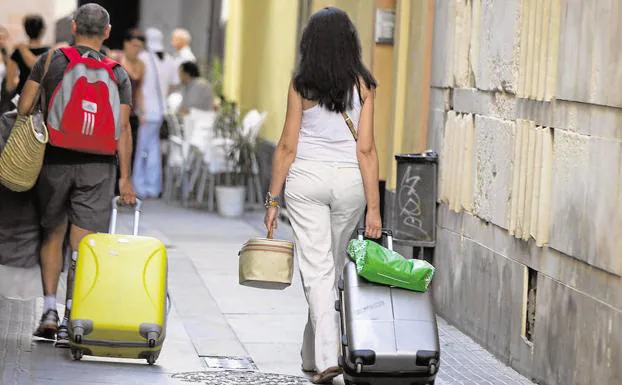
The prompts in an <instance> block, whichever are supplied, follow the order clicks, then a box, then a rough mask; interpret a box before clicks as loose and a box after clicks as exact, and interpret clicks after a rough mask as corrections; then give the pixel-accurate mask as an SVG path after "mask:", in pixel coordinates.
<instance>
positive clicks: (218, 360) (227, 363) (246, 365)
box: [202, 356, 257, 370]
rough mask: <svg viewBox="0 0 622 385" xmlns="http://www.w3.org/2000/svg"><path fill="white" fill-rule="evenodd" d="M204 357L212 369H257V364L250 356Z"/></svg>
mask: <svg viewBox="0 0 622 385" xmlns="http://www.w3.org/2000/svg"><path fill="white" fill-rule="evenodd" d="M202 358H203V359H204V360H205V363H206V364H207V367H208V368H210V369H235V370H257V366H256V365H255V363H254V362H253V359H252V358H250V357H225V356H208V357H202Z"/></svg>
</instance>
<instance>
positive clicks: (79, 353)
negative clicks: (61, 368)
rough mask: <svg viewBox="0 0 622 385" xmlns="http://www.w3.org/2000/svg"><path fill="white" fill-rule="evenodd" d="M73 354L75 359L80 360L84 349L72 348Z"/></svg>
mask: <svg viewBox="0 0 622 385" xmlns="http://www.w3.org/2000/svg"><path fill="white" fill-rule="evenodd" d="M71 355H72V356H73V359H74V360H76V361H80V360H81V359H82V350H80V349H71Z"/></svg>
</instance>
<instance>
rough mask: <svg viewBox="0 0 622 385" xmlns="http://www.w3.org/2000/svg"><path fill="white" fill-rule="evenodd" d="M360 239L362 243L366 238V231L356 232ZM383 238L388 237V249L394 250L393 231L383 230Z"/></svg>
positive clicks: (361, 229)
mask: <svg viewBox="0 0 622 385" xmlns="http://www.w3.org/2000/svg"><path fill="white" fill-rule="evenodd" d="M356 233H357V234H358V238H359V239H360V240H361V241H362V240H363V238H364V237H365V229H364V228H360V229H358V230H357V231H356ZM382 236H384V237H387V249H389V250H393V231H392V230H391V229H382Z"/></svg>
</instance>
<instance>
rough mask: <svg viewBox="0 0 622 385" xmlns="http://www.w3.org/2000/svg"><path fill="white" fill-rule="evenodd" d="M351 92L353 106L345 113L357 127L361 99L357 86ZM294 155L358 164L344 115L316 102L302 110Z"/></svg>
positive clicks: (310, 158)
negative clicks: (352, 92)
mask: <svg viewBox="0 0 622 385" xmlns="http://www.w3.org/2000/svg"><path fill="white" fill-rule="evenodd" d="M352 96H353V102H352V107H353V108H352V109H350V110H348V111H347V113H348V116H350V119H351V120H352V123H354V127H355V128H356V130H357V131H358V124H359V118H360V116H361V102H360V99H359V94H358V91H357V90H356V88H355V89H354V94H353V95H352ZM296 158H298V159H304V160H314V161H320V162H344V163H355V164H358V159H357V157H356V141H355V140H354V137H353V136H352V133H351V132H350V129H349V128H348V125H347V124H346V122H345V120H344V119H343V115H341V114H340V113H338V112H332V111H330V110H328V109H327V108H325V107H320V105H319V104H318V105H315V106H314V107H311V108H308V109H306V110H304V111H303V112H302V123H301V126H300V137H299V139H298V149H297V150H296Z"/></svg>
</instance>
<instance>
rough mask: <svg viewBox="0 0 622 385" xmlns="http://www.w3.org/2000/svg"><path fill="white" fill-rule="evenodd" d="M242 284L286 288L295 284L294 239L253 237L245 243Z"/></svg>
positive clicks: (241, 252)
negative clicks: (293, 280) (293, 281)
mask: <svg viewBox="0 0 622 385" xmlns="http://www.w3.org/2000/svg"><path fill="white" fill-rule="evenodd" d="M239 256H240V285H244V286H250V287H256V288H260V289H271V290H283V289H285V288H286V287H288V286H290V285H291V284H292V276H293V275H294V243H293V242H290V241H282V240H277V239H272V232H269V233H268V237H267V238H252V239H250V240H249V241H248V242H246V243H245V244H244V246H242V249H241V250H240V252H239Z"/></svg>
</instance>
